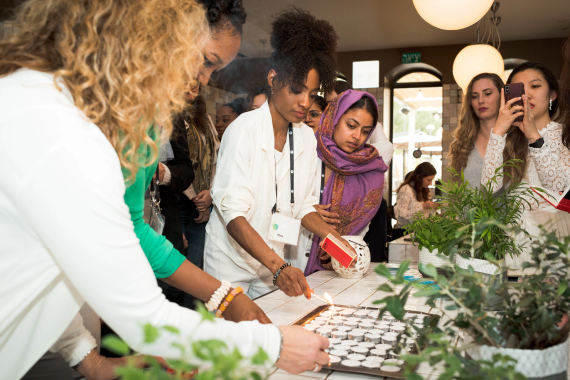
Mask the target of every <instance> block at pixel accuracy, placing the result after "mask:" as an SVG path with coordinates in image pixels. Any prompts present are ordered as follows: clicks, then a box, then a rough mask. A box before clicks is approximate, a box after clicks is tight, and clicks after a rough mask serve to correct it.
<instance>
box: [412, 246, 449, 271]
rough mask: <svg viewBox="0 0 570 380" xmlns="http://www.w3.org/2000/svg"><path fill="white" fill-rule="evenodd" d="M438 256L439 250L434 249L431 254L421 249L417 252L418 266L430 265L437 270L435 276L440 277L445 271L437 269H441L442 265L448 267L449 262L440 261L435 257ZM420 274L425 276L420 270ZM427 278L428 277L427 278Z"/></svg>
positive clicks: (425, 249)
mask: <svg viewBox="0 0 570 380" xmlns="http://www.w3.org/2000/svg"><path fill="white" fill-rule="evenodd" d="M438 254H439V250H437V249H434V250H433V252H430V251H428V249H427V248H425V247H424V248H422V249H420V250H419V253H418V264H420V263H421V264H425V265H427V264H432V265H433V266H434V267H436V268H437V274H441V275H445V270H443V269H439V268H441V267H443V266H444V265H449V264H450V261H449V259H448V260H445V259H440V258H439V257H437V255H438ZM420 273H421V274H422V275H423V276H427V275H426V274H425V273H424V272H422V270H421V269H420ZM428 277H429V276H428Z"/></svg>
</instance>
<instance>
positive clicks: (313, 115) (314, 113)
mask: <svg viewBox="0 0 570 380" xmlns="http://www.w3.org/2000/svg"><path fill="white" fill-rule="evenodd" d="M322 114H323V113H322V112H320V111H316V110H309V116H310V117H311V119H316V118H319V117H321V115H322Z"/></svg>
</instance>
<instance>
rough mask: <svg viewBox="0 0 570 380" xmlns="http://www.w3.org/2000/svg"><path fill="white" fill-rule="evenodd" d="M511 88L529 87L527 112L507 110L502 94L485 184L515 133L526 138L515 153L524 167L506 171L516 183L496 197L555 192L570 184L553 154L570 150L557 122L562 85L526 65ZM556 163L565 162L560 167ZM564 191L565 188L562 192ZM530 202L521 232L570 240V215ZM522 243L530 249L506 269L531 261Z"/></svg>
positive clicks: (520, 108) (539, 201) (511, 79)
mask: <svg viewBox="0 0 570 380" xmlns="http://www.w3.org/2000/svg"><path fill="white" fill-rule="evenodd" d="M510 83H523V84H524V89H525V95H523V97H522V100H523V102H524V107H523V106H514V107H510V103H506V104H505V101H504V91H503V92H502V93H501V108H500V110H499V117H498V118H497V121H496V123H495V126H494V127H493V131H492V133H491V138H490V140H489V145H488V147H487V152H486V155H485V164H484V168H483V172H482V175H481V176H482V178H481V182H482V183H483V184H486V183H487V182H488V181H489V180H490V178H491V177H493V176H494V174H495V170H496V169H497V168H499V167H500V166H501V165H502V164H503V162H505V161H504V160H505V158H506V157H505V156H506V154H508V146H507V145H506V141H507V140H508V137H509V135H510V134H511V133H513V134H515V133H516V134H518V135H522V138H521V139H520V142H519V143H517V144H516V145H515V146H514V148H515V149H517V150H519V151H520V154H519V155H518V157H517V158H520V159H523V162H522V163H518V164H517V165H516V167H515V168H505V169H504V170H505V171H507V173H509V170H510V171H511V172H510V173H509V174H511V176H512V177H508V176H506V177H503V178H499V179H498V181H497V183H493V189H494V190H495V191H497V190H498V189H500V188H501V187H502V186H503V185H504V186H510V185H512V184H515V183H520V182H524V183H526V184H527V185H528V186H532V187H538V188H546V189H552V190H555V189H557V187H556V186H557V184H563V183H564V182H565V179H564V177H565V175H564V173H565V172H567V171H568V168H567V165H566V164H565V163H564V162H563V158H562V157H558V155H557V154H555V153H554V152H553V150H552V148H553V147H557V148H556V149H557V150H558V152H561V151H563V150H567V148H565V147H563V146H562V132H563V129H564V128H563V126H562V125H561V124H558V123H557V122H555V121H554V120H553V119H556V117H557V116H558V115H559V107H558V92H559V84H558V80H557V79H556V77H555V76H554V74H553V73H552V71H550V69H548V68H547V67H546V66H544V65H543V64H540V63H534V62H525V63H523V64H521V65H519V66H517V67H516V68H515V69H514V70H513V72H512V73H511V75H510V76H509V79H508V80H507V84H510ZM516 100H520V98H517V99H516ZM562 111H563V110H562ZM562 113H563V112H562ZM521 115H522V116H524V119H523V121H522V122H515V121H514V119H515V118H516V117H518V116H521ZM557 160H560V161H561V162H560V163H558V162H556V161H557ZM562 188H563V187H562V186H561V187H560V189H562ZM528 201H529V203H530V207H529V206H528V205H525V211H524V213H523V216H522V220H521V227H522V228H524V229H526V230H527V231H528V233H529V234H530V235H531V236H536V235H537V234H538V232H539V229H538V225H540V224H543V225H546V226H548V227H549V228H551V229H552V230H553V231H556V232H557V234H558V236H560V237H563V236H568V235H570V231H569V228H570V214H568V213H566V212H563V211H559V210H556V209H555V208H554V207H552V206H551V205H550V204H549V203H548V202H547V201H546V200H544V199H543V198H541V197H539V196H536V200H535V199H533V198H529V199H528ZM518 242H519V244H521V246H523V248H525V249H523V252H522V254H521V255H520V256H518V257H514V258H510V257H507V258H506V260H507V264H508V265H509V266H510V267H514V268H518V267H520V265H521V263H522V262H524V261H528V259H529V255H528V253H527V247H526V246H527V245H528V238H526V236H525V235H523V234H519V236H518Z"/></svg>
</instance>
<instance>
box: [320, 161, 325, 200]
mask: <svg viewBox="0 0 570 380" xmlns="http://www.w3.org/2000/svg"><path fill="white" fill-rule="evenodd" d="M326 168H327V167H326V165H325V162H324V161H323V166H322V169H321V195H320V198H319V204H320V205H322V204H323V190H324V189H325V170H326Z"/></svg>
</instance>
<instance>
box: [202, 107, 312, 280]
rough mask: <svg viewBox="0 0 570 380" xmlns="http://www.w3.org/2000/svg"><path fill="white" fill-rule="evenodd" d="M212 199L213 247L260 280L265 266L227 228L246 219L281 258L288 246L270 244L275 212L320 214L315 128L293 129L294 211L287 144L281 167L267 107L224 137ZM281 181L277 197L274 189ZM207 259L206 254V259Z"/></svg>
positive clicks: (246, 117) (249, 114) (209, 231)
mask: <svg viewBox="0 0 570 380" xmlns="http://www.w3.org/2000/svg"><path fill="white" fill-rule="evenodd" d="M224 136H225V137H224V138H223V140H222V145H221V147H220V152H219V155H218V165H217V169H216V170H217V171H216V177H215V178H214V186H213V187H212V190H211V193H212V198H213V199H214V205H215V207H214V211H213V212H212V215H211V217H210V220H209V222H208V225H207V226H206V233H207V234H208V236H209V238H210V239H211V240H212V242H213V243H214V244H215V245H216V246H217V247H218V248H219V249H220V250H222V251H223V252H224V253H225V254H226V255H228V256H229V257H230V258H231V259H232V260H233V261H234V262H235V263H236V265H238V266H239V267H240V268H243V269H244V270H246V271H248V272H250V273H251V274H252V275H255V274H256V270H257V269H259V268H260V267H261V263H260V262H259V261H257V260H256V259H255V258H253V257H252V256H251V255H250V254H249V253H247V252H246V251H245V250H244V249H243V248H242V247H241V246H240V245H239V244H238V243H237V242H236V241H235V240H234V239H233V238H232V237H231V236H230V235H229V234H228V232H227V230H226V226H227V225H228V224H229V223H230V222H231V221H232V220H234V219H235V218H237V217H239V216H243V217H244V218H245V219H246V220H247V221H248V223H249V224H251V226H252V227H253V229H255V230H256V231H257V233H258V234H259V235H260V236H261V238H262V239H263V240H264V241H265V242H267V244H268V245H269V247H270V248H271V249H273V251H275V253H277V254H278V255H279V256H280V257H283V255H284V248H285V245H284V244H283V243H277V242H272V241H269V239H268V233H269V227H270V224H271V215H272V213H271V210H272V208H273V206H274V205H275V203H276V201H277V209H278V211H279V212H280V213H281V214H283V215H285V216H288V217H292V218H295V219H299V220H301V219H303V218H304V217H305V215H307V214H309V213H311V212H316V210H315V208H314V207H313V206H314V205H315V204H317V203H318V202H319V200H318V198H317V197H315V195H314V194H313V189H314V187H315V176H316V167H317V150H316V147H317V140H316V139H315V137H314V135H313V131H312V130H311V128H309V127H307V126H306V125H305V124H303V123H299V124H293V136H294V138H293V150H294V166H295V169H294V176H295V177H294V182H295V188H294V192H295V193H294V194H295V203H294V205H293V207H291V185H290V162H289V158H290V156H289V138H290V137H291V136H290V135H287V141H285V145H284V146H283V156H284V157H283V159H282V161H283V165H282V166H281V167H278V166H277V164H276V160H275V153H274V152H275V139H274V135H273V123H272V119H271V113H270V111H269V105H268V103H267V102H265V103H264V104H263V105H262V106H261V108H258V109H256V110H254V111H250V112H246V113H243V114H241V115H240V116H239V117H238V118H237V119H236V120H234V121H233V122H232V123H231V124H230V126H229V127H228V129H227V130H226V132H225V133H224ZM276 181H277V192H278V194H277V197H276V194H275V183H276ZM206 254H207V253H206Z"/></svg>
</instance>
